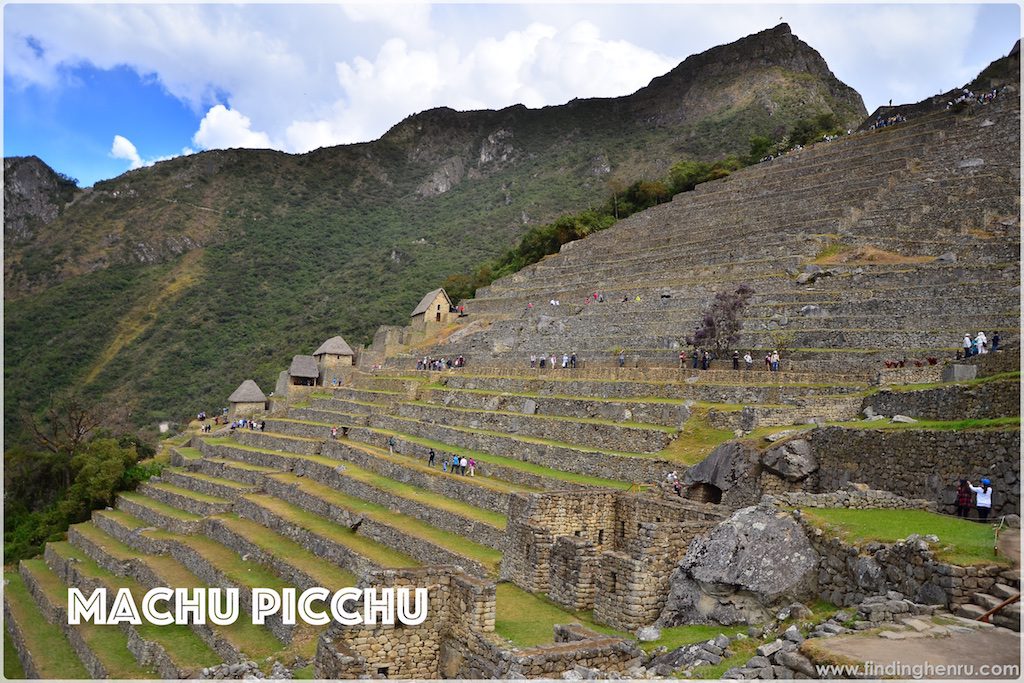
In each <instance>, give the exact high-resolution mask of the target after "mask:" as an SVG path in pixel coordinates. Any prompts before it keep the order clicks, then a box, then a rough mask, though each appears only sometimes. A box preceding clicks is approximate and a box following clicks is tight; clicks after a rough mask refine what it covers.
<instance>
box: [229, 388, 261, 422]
mask: <svg viewBox="0 0 1024 683" xmlns="http://www.w3.org/2000/svg"><path fill="white" fill-rule="evenodd" d="M228 403H230V404H231V414H232V415H252V414H253V413H262V412H263V411H264V410H266V409H267V397H266V395H265V394H264V393H263V390H262V389H260V387H259V385H258V384H256V382H254V381H253V380H251V379H247V380H245V381H244V382H242V383H241V384H239V385H238V388H237V389H235V391H234V392H233V393H232V394H231V395H230V396H228Z"/></svg>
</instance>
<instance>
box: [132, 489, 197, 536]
mask: <svg viewBox="0 0 1024 683" xmlns="http://www.w3.org/2000/svg"><path fill="white" fill-rule="evenodd" d="M117 509H119V510H123V511H124V512H126V513H128V514H129V515H131V516H133V517H138V518H139V519H141V520H142V521H144V522H149V523H150V524H152V525H153V526H156V527H159V528H161V529H166V530H167V531H170V532H172V533H175V534H186V535H188V534H194V533H196V532H197V531H198V530H199V527H200V524H201V520H198V519H197V520H185V519H180V518H178V517H172V516H171V515H165V514H163V513H162V512H160V511H159V510H156V509H154V508H151V507H148V506H145V505H139V504H138V503H136V502H135V501H132V500H129V499H127V498H125V497H124V496H120V495H119V496H118V497H117Z"/></svg>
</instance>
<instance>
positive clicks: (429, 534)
mask: <svg viewBox="0 0 1024 683" xmlns="http://www.w3.org/2000/svg"><path fill="white" fill-rule="evenodd" d="M271 477H272V478H274V479H276V480H278V481H280V482H284V483H289V484H294V485H297V486H299V487H300V488H301V490H302V491H303V493H306V494H309V495H311V496H315V497H317V498H319V499H321V500H324V501H326V502H328V503H330V504H333V505H336V506H338V507H342V508H345V509H347V510H351V511H354V512H357V513H359V514H361V515H363V516H365V517H369V518H371V519H374V520H376V521H377V522H380V523H381V524H385V525H387V526H390V527H394V528H395V529H399V530H400V531H404V532H406V533H408V534H410V535H412V536H415V537H418V538H421V539H423V540H426V541H429V542H431V543H434V544H435V545H438V546H440V547H442V548H445V549H447V550H449V551H451V552H453V553H455V554H457V555H461V556H462V557H465V558H468V559H471V560H475V561H477V562H479V563H480V564H482V565H483V566H484V567H486V568H487V569H488V570H490V571H492V572H494V573H497V570H498V563H499V562H501V551H500V550H495V549H494V548H489V547H487V546H484V545H481V544H479V543H475V542H473V541H471V540H469V539H467V538H465V537H463V536H459V535H458V534H454V533H452V532H450V531H445V530H443V529H439V528H437V527H435V526H432V525H430V524H427V523H426V522H424V521H422V520H419V519H416V518H415V517H410V516H409V515H405V514H402V513H400V512H395V511H393V510H390V509H388V508H387V507H385V506H383V505H378V504H377V503H371V502H369V501H366V500H363V499H362V498H356V497H355V496H349V495H347V494H345V493H342V492H340V491H337V490H335V489H333V488H331V487H329V486H324V485H323V484H318V483H316V482H314V481H310V480H309V479H306V478H303V479H300V478H298V477H295V476H294V475H290V474H274V475H271ZM406 566H408V565H406Z"/></svg>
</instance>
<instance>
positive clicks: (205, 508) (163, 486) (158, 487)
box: [138, 479, 231, 517]
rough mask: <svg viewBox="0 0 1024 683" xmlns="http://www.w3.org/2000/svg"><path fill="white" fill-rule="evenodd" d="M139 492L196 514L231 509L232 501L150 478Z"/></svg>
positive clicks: (214, 512) (201, 514) (228, 510)
mask: <svg viewBox="0 0 1024 683" xmlns="http://www.w3.org/2000/svg"><path fill="white" fill-rule="evenodd" d="M138 491H139V493H141V494H143V495H145V496H148V497H150V498H153V499H154V500H157V501H159V502H161V503H164V504H166V505H170V506H171V507H175V508H178V509H179V510H183V511H185V512H190V513H192V514H194V515H200V516H202V517H206V516H209V515H217V514H220V513H222V512H230V511H231V501H230V500H228V499H226V498H219V497H217V496H211V495H208V494H206V493H200V492H198V491H193V490H191V489H186V488H182V487H180V486H175V485H173V484H168V483H166V482H162V481H154V480H152V479H151V480H150V481H148V482H145V483H143V484H142V485H141V486H139V488H138Z"/></svg>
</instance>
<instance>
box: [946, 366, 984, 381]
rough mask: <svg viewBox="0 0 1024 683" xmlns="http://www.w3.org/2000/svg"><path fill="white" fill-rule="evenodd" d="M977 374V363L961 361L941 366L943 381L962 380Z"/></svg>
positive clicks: (972, 377)
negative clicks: (968, 363) (969, 363)
mask: <svg viewBox="0 0 1024 683" xmlns="http://www.w3.org/2000/svg"><path fill="white" fill-rule="evenodd" d="M977 376H978V366H977V365H965V364H961V363H950V364H948V365H946V366H945V367H944V368H942V381H943V382H963V381H965V380H969V379H974V378H976V377H977Z"/></svg>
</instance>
